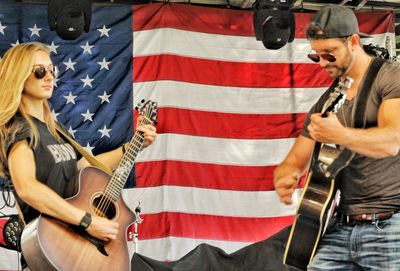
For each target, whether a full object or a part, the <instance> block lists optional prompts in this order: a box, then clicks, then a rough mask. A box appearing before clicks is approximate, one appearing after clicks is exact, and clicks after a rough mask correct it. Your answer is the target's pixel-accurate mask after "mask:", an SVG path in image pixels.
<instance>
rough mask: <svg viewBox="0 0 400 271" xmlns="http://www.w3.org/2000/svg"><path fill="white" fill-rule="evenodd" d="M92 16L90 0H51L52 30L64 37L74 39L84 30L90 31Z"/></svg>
mask: <svg viewBox="0 0 400 271" xmlns="http://www.w3.org/2000/svg"><path fill="white" fill-rule="evenodd" d="M91 17H92V10H91V1H90V0H49V5H48V19H49V26H50V30H55V31H56V33H57V35H58V36H59V37H60V38H62V39H65V40H74V39H77V38H78V37H79V36H80V35H81V34H82V33H83V32H84V31H85V32H89V29H90V21H91Z"/></svg>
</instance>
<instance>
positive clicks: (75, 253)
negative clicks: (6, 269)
mask: <svg viewBox="0 0 400 271" xmlns="http://www.w3.org/2000/svg"><path fill="white" fill-rule="evenodd" d="M110 178H111V177H110V176H109V175H108V174H106V173H105V172H103V171H102V170H100V169H98V168H95V167H87V168H84V169H82V170H81V171H80V173H79V175H78V179H79V180H78V182H79V192H78V194H77V195H75V196H74V197H71V198H69V199H67V201H68V202H70V203H71V204H72V205H74V206H76V207H78V208H80V209H83V210H86V211H87V212H89V213H91V214H93V213H95V210H94V209H95V208H96V207H95V206H96V204H98V201H99V199H101V197H102V195H103V194H102V193H103V192H102V191H104V189H105V187H106V186H107V184H108V183H109V180H110ZM108 209H109V211H108V213H107V214H105V215H106V216H107V217H108V218H109V219H112V220H114V221H118V222H119V234H118V236H117V239H115V240H111V241H109V242H105V243H104V249H105V251H106V253H107V254H108V256H106V255H104V254H103V253H101V252H100V251H99V249H98V248H97V247H96V245H95V244H94V243H93V242H90V241H89V240H88V239H86V238H85V237H83V236H82V235H81V234H77V232H76V230H74V229H73V228H71V227H70V225H69V224H66V223H63V222H61V221H59V220H57V219H53V218H50V217H48V216H43V215H41V216H39V217H38V218H37V219H35V220H33V221H32V222H31V223H30V224H28V225H27V226H26V228H25V230H24V231H23V234H22V237H21V238H22V251H23V255H24V257H25V259H26V261H27V263H28V266H29V267H30V269H31V270H41V271H42V270H85V271H86V270H107V271H109V270H121V271H122V270H130V268H131V266H130V258H129V253H128V247H127V241H126V232H127V228H128V227H129V225H131V224H132V223H133V222H134V220H135V215H134V213H133V212H132V211H131V210H130V209H129V208H128V206H127V205H126V204H125V203H124V201H123V200H122V199H121V198H119V200H117V201H116V202H115V203H114V204H113V207H111V208H108ZM83 233H86V231H84V232H83ZM89 238H93V237H90V236H89Z"/></svg>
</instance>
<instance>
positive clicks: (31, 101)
mask: <svg viewBox="0 0 400 271" xmlns="http://www.w3.org/2000/svg"><path fill="white" fill-rule="evenodd" d="M56 76H57V69H56V67H55V66H54V65H53V63H52V61H51V59H50V56H49V50H48V48H47V47H46V46H45V45H43V44H41V43H24V44H20V45H17V46H15V47H13V48H11V49H9V50H8V51H7V52H6V53H5V55H4V56H3V58H2V60H1V61H0V149H1V153H0V162H1V163H0V171H3V172H4V174H5V176H7V177H9V178H10V179H11V180H12V182H13V185H14V188H15V191H16V193H17V196H18V199H19V203H20V207H21V209H22V212H23V214H24V217H25V220H26V223H29V222H30V221H32V220H33V219H34V218H36V217H37V216H38V215H39V214H40V213H43V214H47V215H49V216H52V217H55V218H57V219H59V220H62V221H65V222H68V223H70V224H73V225H82V223H81V222H82V220H83V218H84V216H85V215H86V212H85V211H84V210H81V209H79V208H77V207H75V206H73V205H71V204H69V203H68V202H67V201H66V200H64V198H66V197H69V196H72V195H67V194H66V189H67V185H68V183H69V181H70V180H71V179H72V177H73V176H74V175H75V174H76V173H77V171H78V170H79V169H81V168H83V167H85V166H87V165H88V162H87V161H86V160H85V159H84V158H83V157H81V155H80V154H79V153H76V152H75V151H73V152H72V154H71V155H69V157H67V158H65V155H64V158H63V159H61V161H60V159H57V151H63V150H66V149H67V150H73V148H72V146H70V144H69V143H67V142H65V141H64V140H63V139H62V138H60V136H59V135H58V134H57V132H56V129H55V122H54V120H53V118H52V115H51V112H50V108H49V105H48V102H47V99H48V98H50V97H51V95H52V93H53V81H54V79H55V77H56ZM138 130H140V131H142V132H143V133H144V138H145V143H144V145H145V146H148V145H149V144H151V143H152V142H153V140H154V139H155V136H156V129H155V127H154V126H152V125H143V126H141V127H138ZM69 153H71V152H69ZM122 154H123V149H122V147H120V148H117V149H115V150H113V151H110V152H107V153H103V154H100V155H97V158H98V159H99V160H100V161H101V162H103V163H104V164H105V165H107V166H108V167H109V168H111V169H114V168H116V167H117V165H118V162H119V161H120V159H121V157H122ZM89 224H90V227H87V229H86V230H87V232H88V233H89V234H91V235H92V236H94V237H97V238H99V239H101V240H111V239H115V238H116V236H117V234H118V223H117V222H113V221H111V220H108V219H106V218H102V217H98V216H93V217H92V218H91V222H89ZM87 226H89V225H87Z"/></svg>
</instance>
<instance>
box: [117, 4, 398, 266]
mask: <svg viewBox="0 0 400 271" xmlns="http://www.w3.org/2000/svg"><path fill="white" fill-rule="evenodd" d="M252 16H253V15H252V12H251V11H249V10H246V11H242V10H230V9H219V8H208V7H199V6H192V5H186V4H172V3H168V4H162V3H156V4H150V5H142V6H135V7H134V22H133V26H134V33H133V36H134V50H133V63H134V64H133V70H134V74H133V81H134V84H133V88H134V98H135V100H136V101H138V100H141V99H152V100H154V101H157V102H158V105H159V114H158V115H159V118H158V126H157V129H158V133H159V136H158V137H157V139H156V141H155V142H154V144H153V145H152V146H151V147H149V148H147V149H145V150H144V151H143V152H142V153H140V154H139V157H138V160H137V164H136V176H137V186H138V188H134V189H130V190H127V191H125V194H124V198H125V199H126V201H128V203H129V205H130V206H136V205H137V204H138V201H139V200H141V201H142V217H143V218H144V221H143V223H142V224H141V225H140V226H139V240H140V241H139V245H138V252H139V253H141V254H143V255H145V256H148V257H151V258H154V259H158V260H168V261H170V260H177V259H179V258H180V257H182V256H184V255H185V254H186V253H188V252H189V251H190V250H191V249H193V248H194V247H196V246H197V245H198V244H200V243H208V244H211V245H214V246H217V247H220V248H222V249H223V250H225V251H226V252H227V253H230V252H233V251H236V250H238V249H240V248H242V247H243V246H246V245H248V244H251V243H253V242H257V241H260V240H264V239H266V238H268V237H269V236H271V235H273V234H274V233H276V232H278V231H279V230H280V229H282V228H283V227H285V226H286V225H289V224H291V223H292V221H293V214H294V213H295V208H296V206H295V205H293V206H285V205H283V204H281V203H280V202H279V200H278V197H277V195H276V193H275V191H274V187H273V183H272V174H273V170H274V168H275V167H276V165H277V164H279V163H280V162H281V161H282V160H283V159H284V157H285V155H286V154H287V152H288V150H289V149H290V147H291V145H292V143H293V141H294V138H295V137H296V136H297V135H298V134H299V132H300V130H301V126H302V123H303V121H304V118H305V115H306V112H307V111H308V109H309V108H310V107H311V106H312V104H313V103H314V102H315V101H316V100H317V99H318V97H319V96H320V95H321V93H322V92H323V91H324V90H325V89H326V87H327V86H329V84H330V83H331V79H330V78H329V77H328V76H327V75H326V73H325V72H323V71H322V70H321V69H320V67H319V65H317V64H314V63H312V62H311V61H309V60H308V59H307V56H306V55H307V53H308V52H309V51H310V46H309V42H308V41H307V39H306V38H305V34H304V29H305V28H306V26H307V24H308V22H309V20H310V18H311V16H312V14H307V13H301V14H296V39H295V40H294V42H293V43H291V44H287V45H286V46H285V47H283V48H281V49H280V50H275V51H274V50H266V49H265V48H264V46H263V45H262V43H261V42H260V41H256V39H255V37H254V32H253V17H252ZM371 18H373V19H371ZM358 19H359V23H360V29H361V31H362V32H365V33H369V34H372V37H371V38H369V39H367V40H365V41H364V42H365V43H366V44H369V43H372V44H375V45H377V44H379V45H380V46H383V45H384V44H385V39H386V37H387V36H389V37H390V38H391V39H392V40H394V33H393V32H394V28H393V27H394V23H393V20H394V17H393V13H390V12H373V13H364V14H359V15H358ZM300 191H301V189H300V188H299V189H298V192H297V193H296V194H295V201H296V202H297V201H298V198H299V194H300Z"/></svg>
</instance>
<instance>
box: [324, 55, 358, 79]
mask: <svg viewBox="0 0 400 271" xmlns="http://www.w3.org/2000/svg"><path fill="white" fill-rule="evenodd" d="M336 62H338V61H336ZM336 62H334V63H329V64H328V65H326V66H325V67H324V70H325V71H326V72H327V73H328V75H329V76H330V77H331V78H333V79H336V78H339V77H342V76H344V75H345V74H346V73H347V72H348V71H349V69H350V66H351V64H352V63H353V55H352V54H351V52H350V50H349V49H348V50H347V52H346V55H345V56H344V57H343V60H342V61H341V63H336Z"/></svg>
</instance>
